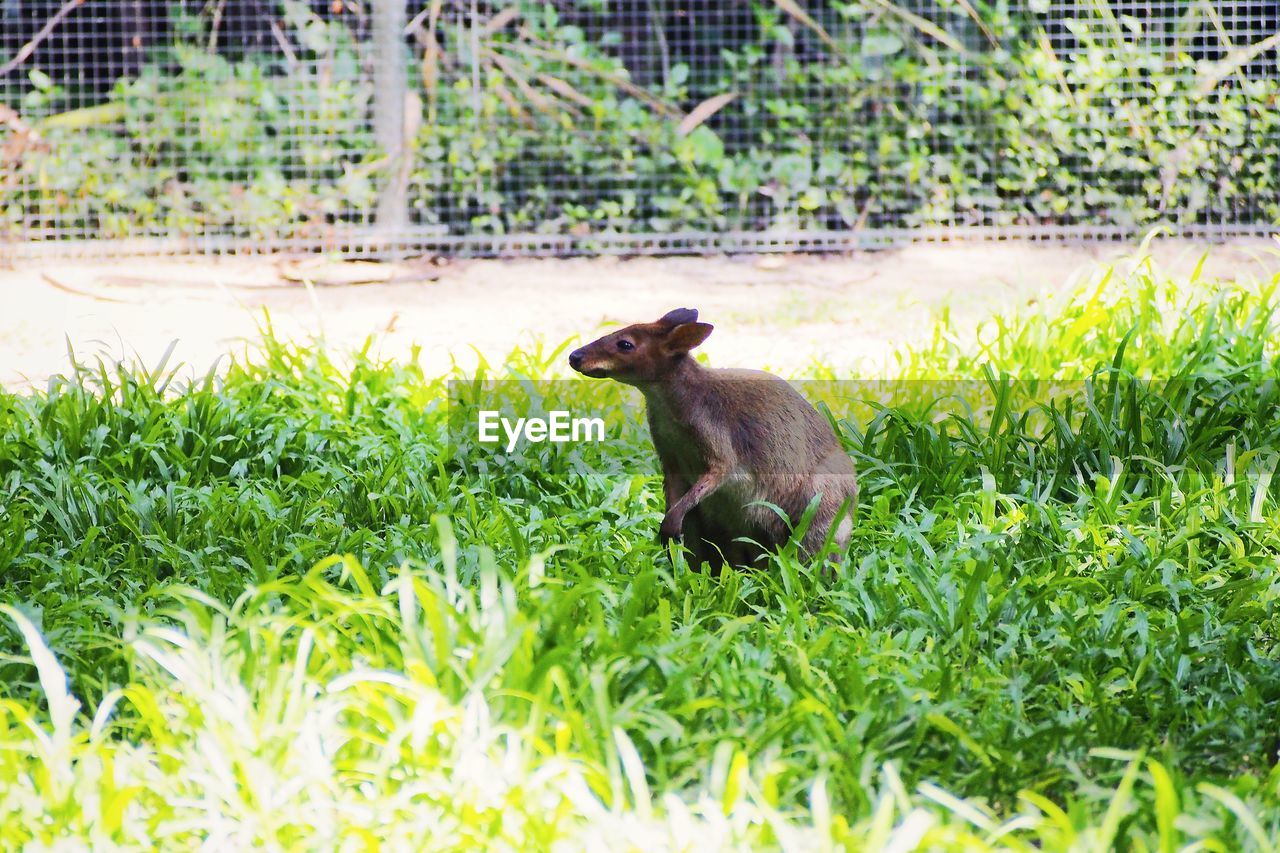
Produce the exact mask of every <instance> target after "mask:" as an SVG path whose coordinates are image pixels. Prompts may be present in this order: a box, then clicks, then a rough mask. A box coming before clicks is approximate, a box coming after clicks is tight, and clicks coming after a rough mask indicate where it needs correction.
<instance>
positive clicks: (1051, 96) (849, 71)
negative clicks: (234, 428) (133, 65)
mask: <svg viewBox="0 0 1280 853" xmlns="http://www.w3.org/2000/svg"><path fill="white" fill-rule="evenodd" d="M286 5H287V6H288V11H289V15H288V16H287V22H288V23H289V32H290V33H291V34H293V36H292V37H293V40H294V41H296V42H297V44H298V45H299V50H300V52H301V53H300V56H299V57H298V58H297V60H296V61H288V62H286V61H283V60H281V59H280V58H279V57H277V58H275V59H270V58H266V57H256V58H255V57H235V58H234V59H227V58H224V57H223V56H221V55H217V54H214V53H211V52H210V51H208V50H207V49H206V47H205V46H204V45H203V44H202V43H201V40H202V39H203V32H204V30H203V27H204V26H205V24H204V23H202V22H200V21H195V22H189V23H191V27H189V29H193V32H191V33H187V34H186V35H182V33H184V32H185V30H183V29H182V28H177V29H176V30H175V38H176V39H177V41H176V43H175V45H174V46H173V47H172V48H171V49H168V50H166V51H165V52H164V53H163V55H161V56H160V57H158V60H157V62H156V63H154V64H152V65H150V66H148V68H147V69H146V71H145V72H144V73H143V74H142V75H141V76H140V77H139V78H138V79H136V80H122V81H120V83H119V84H118V85H117V87H116V88H115V90H114V92H113V93H112V95H111V97H110V100H109V102H108V104H107V105H105V106H106V107H107V108H108V110H107V113H106V118H105V119H103V120H100V121H94V122H90V123H88V124H84V123H80V124H75V123H68V122H66V121H65V120H60V118H61V119H65V114H62V113H59V110H60V109H65V103H66V97H65V96H66V94H67V93H66V92H64V91H63V90H62V89H61V88H60V84H58V83H55V82H54V81H52V80H50V79H49V78H48V77H47V76H45V75H44V74H42V73H40V72H39V71H33V72H32V88H31V90H30V91H29V92H28V94H27V97H26V98H25V99H24V102H23V112H24V114H25V115H27V116H28V118H30V119H33V120H35V123H36V125H37V126H41V127H42V125H41V121H40V120H42V119H45V118H46V117H48V116H50V115H51V114H52V115H54V116H55V118H54V119H52V120H51V122H52V123H51V124H50V126H49V127H47V128H44V129H45V132H46V135H47V143H48V144H47V145H44V146H40V147H37V148H34V149H32V150H29V151H26V152H25V153H24V155H23V157H22V159H21V162H20V164H19V169H20V174H19V180H18V181H17V182H16V183H13V184H11V185H10V186H9V187H8V189H7V190H6V198H5V199H4V201H3V205H2V206H3V209H4V212H5V217H6V218H7V220H8V223H9V224H10V226H11V227H13V228H18V227H20V226H21V227H26V228H27V229H31V230H35V231H40V230H42V229H53V230H56V229H71V230H80V231H83V232H86V233H87V234H89V235H102V236H120V235H126V234H143V233H145V234H197V233H209V232H212V233H226V234H232V235H237V236H243V237H268V236H275V235H282V236H291V235H299V234H300V235H309V234H310V235H314V234H316V233H319V231H320V229H323V228H324V227H325V226H326V225H329V224H332V223H335V222H356V223H363V222H367V221H368V220H369V218H370V217H371V215H372V211H373V206H374V200H375V190H376V187H377V186H378V185H379V184H380V183H381V182H382V181H384V180H386V179H387V175H388V171H387V163H386V162H385V160H384V159H383V158H381V157H380V155H379V152H378V151H377V150H376V147H375V143H374V141H373V136H372V133H371V132H370V128H369V121H370V118H369V109H368V106H369V101H370V97H371V92H370V84H369V77H368V73H367V70H368V68H369V67H370V64H371V61H372V58H371V57H370V56H368V55H367V54H368V51H369V48H368V46H367V45H366V44H363V43H361V42H359V41H358V40H356V39H354V38H353V37H352V35H351V32H350V31H348V30H347V29H346V28H345V27H344V26H343V25H341V24H338V23H333V22H328V23H326V22H325V21H322V20H321V19H319V18H318V17H317V16H315V15H313V14H311V13H310V12H307V11H306V9H305V8H303V6H302V4H297V3H290V4H286ZM660 5H661V4H658V6H660ZM658 6H655V7H654V8H655V9H656V8H658ZM1202 6H1203V4H1195V3H1192V4H1187V6H1186V8H1185V9H1183V10H1182V11H1181V12H1180V15H1181V17H1180V18H1179V19H1177V20H1175V21H1164V22H1158V21H1157V22H1144V21H1142V20H1139V19H1137V18H1133V17H1126V16H1118V15H1117V14H1116V13H1115V12H1114V11H1113V10H1112V7H1111V4H1110V3H1107V2H1093V3H1088V4H1079V8H1077V10H1076V12H1075V14H1074V16H1073V17H1071V18H1068V19H1066V20H1065V21H1064V24H1065V26H1066V28H1067V29H1068V31H1069V33H1068V34H1067V35H1065V36H1062V35H1060V36H1057V37H1055V38H1056V39H1057V41H1056V42H1055V41H1051V39H1050V38H1049V36H1048V35H1047V30H1046V26H1045V24H1046V21H1045V20H1044V19H1043V18H1042V17H1041V14H1040V13H1041V12H1043V11H1044V10H1040V11H1039V12H1037V10H1036V9H1035V8H1034V7H1033V8H1031V9H1030V10H1024V11H1022V12H1018V13H1016V14H1015V13H1013V12H1010V11H1009V10H1008V9H1006V8H1005V6H1004V5H994V6H983V5H981V4H980V5H979V8H978V9H977V10H976V11H975V13H974V15H973V16H970V15H969V14H968V13H966V12H965V11H964V8H963V7H962V6H961V5H960V4H947V5H945V6H939V7H938V8H937V9H935V10H934V12H933V13H932V17H929V16H922V15H918V14H915V13H914V12H912V11H911V9H913V8H916V6H912V5H910V4H908V6H902V7H899V6H895V5H893V4H886V3H881V2H880V0H855V2H841V3H832V4H829V6H827V7H823V8H822V10H821V12H820V13H819V12H818V11H816V10H812V11H813V14H815V15H817V16H818V19H814V18H812V17H808V19H807V22H802V21H801V19H800V18H798V17H797V16H796V14H795V13H796V12H802V8H801V6H798V5H796V4H793V3H782V2H776V0H775V2H763V0H762V1H761V2H757V3H755V4H754V5H753V6H752V7H751V8H750V9H749V10H748V9H747V8H745V7H742V8H740V7H737V6H735V7H734V8H733V9H732V10H728V11H725V12H724V13H723V16H724V22H723V25H722V26H721V27H714V26H705V27H700V28H698V29H697V30H696V32H684V31H679V32H678V35H679V38H678V39H677V32H676V31H674V30H673V32H672V34H671V39H670V40H662V39H659V38H658V37H657V36H656V35H654V32H655V31H652V30H650V29H644V30H643V32H641V31H636V30H634V28H631V29H629V27H630V26H631V25H630V24H629V23H628V20H627V19H626V18H625V16H624V15H620V14H615V13H610V12H609V11H608V9H606V8H604V7H601V6H600V5H599V4H581V8H578V9H574V10H566V9H563V8H561V7H559V6H555V5H553V4H549V3H518V4H514V5H513V4H508V3H496V4H493V5H487V4H482V6H481V7H480V14H481V15H482V17H485V18H486V19H487V20H488V21H490V22H492V21H498V20H499V19H502V16H503V15H505V14H507V13H508V12H515V11H517V7H518V11H519V12H520V14H519V15H513V16H511V17H507V18H505V19H502V20H501V21H500V23H499V24H495V25H494V26H492V27H488V26H485V27H482V28H480V29H479V31H476V30H475V29H474V28H472V27H471V26H470V24H469V22H468V17H467V15H469V12H467V11H466V10H464V9H463V7H457V8H455V7H454V6H453V5H451V4H444V5H443V6H441V7H440V13H439V16H438V17H437V18H430V19H428V21H427V23H424V24H423V27H425V28H427V29H425V30H420V31H419V34H418V36H417V37H416V39H417V41H416V42H415V44H416V48H415V49H416V51H417V52H416V53H415V57H414V60H413V63H412V71H413V76H414V78H415V81H416V86H415V90H416V93H417V95H418V102H419V103H420V105H421V112H420V114H419V113H418V112H416V111H415V112H414V113H413V114H412V115H411V123H412V124H413V127H414V129H415V132H414V133H413V134H412V141H411V145H410V149H411V158H412V163H411V167H412V168H411V170H410V176H409V192H410V199H411V210H412V215H413V218H414V222H415V223H417V224H420V225H427V226H433V227H439V228H442V229H443V230H445V231H447V232H449V233H453V234H507V233H529V232H533V233H549V234H565V233H571V234H574V235H577V236H579V237H585V236H587V235H589V234H592V233H602V232H606V233H615V232H643V233H649V232H654V233H667V232H680V231H689V230H700V231H724V230H745V231H757V230H766V229H781V228H785V229H827V228H834V229H850V228H855V227H860V226H867V225H869V226H879V227H903V226H929V225H966V224H994V225H1040V224H1048V225H1114V226H1119V227H1122V228H1127V229H1132V230H1135V231H1136V230H1141V229H1142V228H1143V227H1145V226H1147V225H1149V224H1151V223H1155V222H1177V223H1182V224H1196V223H1202V224H1203V223H1217V222H1224V221H1225V222H1232V223H1265V222H1271V221H1275V220H1277V219H1280V180H1278V179H1277V177H1276V176H1277V175H1278V174H1280V167H1278V165H1277V164H1278V163H1280V142H1278V141H1277V140H1280V110H1277V109H1276V103H1277V98H1278V97H1280V81H1278V80H1277V78H1276V77H1275V74H1274V69H1272V72H1271V73H1269V74H1268V73H1258V72H1257V71H1254V72H1251V73H1248V74H1246V73H1245V72H1244V71H1241V70H1239V69H1237V70H1236V71H1235V73H1224V74H1217V73H1216V72H1215V69H1216V66H1214V65H1213V64H1212V63H1211V62H1209V61H1208V60H1206V59H1204V58H1202V57H1203V56H1205V55H1206V53H1208V54H1210V55H1212V54H1213V51H1214V50H1216V49H1217V47H1221V48H1222V50H1223V51H1226V50H1227V49H1228V48H1229V47H1231V45H1229V44H1228V42H1227V41H1226V38H1227V37H1226V36H1225V35H1224V34H1223V31H1222V30H1221V28H1220V23H1218V24H1215V23H1214V21H1215V20H1216V19H1215V18H1214V17H1213V16H1212V15H1208V16H1206V13H1205V12H1204V10H1203V9H1202V8H1201V7H1202ZM468 8H469V7H468ZM459 10H463V11H459ZM788 10H790V11H788ZM655 14H656V13H655ZM662 26H663V27H666V28H672V27H677V23H676V21H675V19H663V20H662ZM424 32H425V33H426V35H424V34H423V33H424ZM656 32H660V30H659V31H656ZM644 33H648V35H647V36H646V35H644ZM642 37H643V38H644V41H642V42H635V40H636V39H640V38H642ZM628 39H630V40H631V41H633V42H635V43H634V44H633V45H631V46H630V47H628ZM668 41H671V43H670V44H669V43H668ZM1064 41H1065V42H1069V44H1067V45H1065V46H1064V44H1063V42H1064ZM1054 43H1057V44H1058V47H1057V48H1055V47H1054ZM1206 43H1207V44H1208V45H1209V47H1205V44H1206ZM1236 47H1239V46H1236ZM628 51H630V52H628ZM681 51H684V52H685V53H681ZM685 54H687V55H685ZM655 57H658V58H655ZM624 59H626V60H628V61H629V62H630V65H628V61H624ZM659 65H660V66H661V67H660V68H657V69H656V70H655V69H654V68H651V66H659ZM1206 80H1208V81H1210V82H1211V85H1209V86H1208V88H1205V87H1204V86H1203V82H1204V81H1206ZM726 93H734V94H735V95H736V97H735V99H734V100H733V101H731V102H729V103H728V104H726V105H724V106H722V107H721V108H720V109H719V111H717V112H716V113H715V114H713V115H709V116H707V117H706V119H705V120H704V121H703V122H702V123H701V124H700V126H698V127H697V128H696V129H694V130H693V131H692V132H691V133H688V134H687V135H682V134H681V133H680V132H679V130H678V125H679V121H680V119H681V117H682V115H684V114H687V113H688V112H689V111H691V110H693V109H694V108H695V107H696V106H697V105H698V104H700V103H702V102H704V101H705V100H706V99H708V98H712V97H714V96H719V95H725V94H726ZM59 117H60V118H59Z"/></svg>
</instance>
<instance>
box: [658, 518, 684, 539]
mask: <svg viewBox="0 0 1280 853" xmlns="http://www.w3.org/2000/svg"><path fill="white" fill-rule="evenodd" d="M681 527H683V525H682V524H681V523H680V519H674V518H672V517H671V516H667V517H666V518H664V519H662V526H660V527H659V528H658V541H659V542H661V543H662V544H663V545H665V544H667V543H668V542H670V541H671V540H672V539H679V538H680V533H681V531H680V528H681Z"/></svg>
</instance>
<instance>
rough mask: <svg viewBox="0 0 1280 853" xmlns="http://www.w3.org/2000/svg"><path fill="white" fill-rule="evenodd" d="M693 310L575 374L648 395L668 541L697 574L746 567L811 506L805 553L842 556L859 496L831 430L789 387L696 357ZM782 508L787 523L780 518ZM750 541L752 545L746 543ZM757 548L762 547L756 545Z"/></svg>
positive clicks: (587, 357) (621, 336) (598, 350)
mask: <svg viewBox="0 0 1280 853" xmlns="http://www.w3.org/2000/svg"><path fill="white" fill-rule="evenodd" d="M711 330H712V326H710V325H708V324H707V323H699V322H698V312H697V311H695V310H694V309H692V308H677V309H676V310H674V311H671V312H669V313H667V314H666V315H665V316H663V317H662V318H661V319H660V320H658V321H657V322H654V323H640V324H637V325H634V326H628V327H627V328H625V329H622V330H620V331H617V332H614V333H613V334H611V335H605V336H604V337H603V338H600V339H599V340H597V341H593V342H592V343H590V344H587V345H586V346H584V347H582V348H581V349H578V350H575V351H574V352H573V353H572V354H570V356H569V365H570V366H571V367H572V368H573V369H574V370H576V371H578V372H579V373H582V374H584V375H586V376H590V377H593V378H598V379H600V378H609V379H616V380H617V381H619V382H623V383H626V384H627V385H632V386H635V387H636V388H639V389H640V391H641V392H642V393H643V394H644V398H645V402H646V404H647V405H648V411H649V430H650V432H651V433H652V435H653V444H654V448H655V449H656V450H657V451H658V458H659V460H660V461H661V463H662V475H663V480H664V482H663V492H664V494H665V497H666V515H665V516H664V517H663V519H662V526H661V527H660V528H659V537H660V538H661V540H662V541H664V542H665V541H667V540H669V539H673V538H681V537H683V540H684V544H685V546H686V547H687V548H688V549H689V551H690V553H691V555H692V558H693V562H694V565H701V564H704V563H709V564H711V565H712V566H713V567H718V566H719V565H720V559H721V558H722V557H723V559H724V561H725V562H727V563H729V564H730V565H733V566H746V565H750V564H752V563H754V562H756V561H757V560H758V559H759V558H760V557H761V556H762V552H761V548H762V547H763V548H764V549H773V548H776V547H777V546H778V545H781V544H782V543H784V542H786V541H787V538H788V536H789V535H790V530H789V525H788V521H789V522H790V524H791V525H794V524H797V523H798V522H799V521H800V518H801V516H802V515H803V514H804V512H805V510H806V509H807V508H808V506H809V504H810V502H811V501H812V500H813V498H814V497H815V496H816V495H818V494H821V495H822V498H821V501H820V502H819V504H818V508H817V513H816V515H815V516H814V518H813V520H812V523H811V524H810V525H809V528H808V529H807V530H806V531H805V533H804V536H803V537H802V539H801V542H800V544H801V547H802V549H803V550H804V551H805V553H806V554H809V555H812V554H815V553H817V552H819V551H820V550H821V549H822V547H823V545H824V543H825V542H826V541H827V537H828V533H830V532H831V526H832V524H833V523H834V522H835V521H836V519H837V517H839V523H838V525H837V527H836V530H835V531H834V533H832V534H831V541H832V543H833V544H834V546H835V548H836V549H838V552H843V551H844V550H845V547H846V546H847V544H848V542H849V534H850V532H851V529H852V522H851V520H850V519H851V516H852V511H853V506H854V504H855V503H856V501H857V496H858V487H857V478H856V474H855V472H854V467H853V462H852V460H851V459H850V458H849V456H848V455H847V454H846V453H845V451H844V448H842V447H841V446H840V442H839V440H838V439H837V438H836V435H835V432H834V431H833V430H832V428H831V424H830V423H828V422H827V420H826V419H825V418H824V417H823V416H822V415H820V414H819V413H818V412H817V411H816V410H815V409H814V408H813V406H811V405H810V404H809V402H808V401H807V400H805V399H804V398H803V397H802V396H800V394H799V393H798V392H797V391H796V390H795V389H794V388H792V387H791V386H790V385H789V384H787V382H785V381H784V380H782V379H779V378H778V377H777V376H773V375H772V374H769V373H765V372H763V371H759V370H713V369H711V368H707V367H703V366H702V365H700V364H698V362H697V361H696V360H694V358H693V356H692V355H690V354H689V352H690V350H692V349H693V348H694V347H696V346H698V345H699V344H701V343H702V342H703V341H705V340H706V339H707V336H708V335H710V334H711ZM762 501H763V502H768V503H770V504H773V505H775V506H777V507H778V508H779V509H781V510H782V511H783V512H784V513H785V514H786V516H787V520H784V519H782V518H780V517H779V516H778V514H777V512H775V511H774V510H773V509H771V508H770V507H768V506H764V505H761V504H760V503H758V502H762ZM740 540H750V541H740ZM752 543H756V544H752Z"/></svg>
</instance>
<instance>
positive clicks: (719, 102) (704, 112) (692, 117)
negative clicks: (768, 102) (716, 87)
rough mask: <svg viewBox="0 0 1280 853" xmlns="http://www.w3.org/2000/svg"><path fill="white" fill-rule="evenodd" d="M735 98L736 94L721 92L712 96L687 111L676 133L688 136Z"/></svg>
mask: <svg viewBox="0 0 1280 853" xmlns="http://www.w3.org/2000/svg"><path fill="white" fill-rule="evenodd" d="M737 97H738V93H737V92H723V93H721V94H719V95H712V96H711V97H710V98H707V99H706V100H705V101H703V102H702V103H700V104H698V105H697V106H696V107H694V108H693V109H692V110H690V111H689V114H688V115H687V116H685V117H684V119H683V120H682V121H681V122H680V125H679V126H678V127H677V128H676V133H677V134H678V135H679V136H688V135H689V134H690V133H692V132H693V131H694V130H695V129H696V128H697V127H698V126H699V125H701V124H702V123H703V122H704V121H706V120H707V119H709V118H711V117H712V116H713V115H715V114H716V113H718V112H720V110H721V109H723V108H724V107H725V106H727V105H728V104H729V103H731V102H732V101H733V100H734V99H735V98H737Z"/></svg>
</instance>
